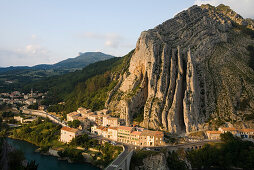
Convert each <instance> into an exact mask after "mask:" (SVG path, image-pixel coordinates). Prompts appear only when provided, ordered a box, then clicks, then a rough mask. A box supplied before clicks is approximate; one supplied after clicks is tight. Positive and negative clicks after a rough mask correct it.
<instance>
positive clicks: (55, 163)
mask: <svg viewBox="0 0 254 170" xmlns="http://www.w3.org/2000/svg"><path fill="white" fill-rule="evenodd" d="M7 142H8V143H9V144H10V145H11V146H13V147H14V148H15V149H17V150H21V151H22V152H24V156H25V158H26V159H27V160H28V161H31V160H35V161H36V163H38V164H39V167H38V170H45V169H47V170H69V169H71V170H79V169H87V170H98V169H99V168H97V167H95V166H93V165H91V164H88V163H68V162H67V161H63V160H59V159H58V158H57V157H55V156H51V155H43V154H41V153H38V152H35V150H36V149H38V146H36V145H34V144H31V143H29V142H26V141H23V140H17V139H12V138H7Z"/></svg>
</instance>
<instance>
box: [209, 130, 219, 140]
mask: <svg viewBox="0 0 254 170" xmlns="http://www.w3.org/2000/svg"><path fill="white" fill-rule="evenodd" d="M220 134H222V132H221V131H206V136H207V138H208V139H211V140H220Z"/></svg>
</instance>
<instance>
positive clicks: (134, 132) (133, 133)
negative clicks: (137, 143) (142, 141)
mask: <svg viewBox="0 0 254 170" xmlns="http://www.w3.org/2000/svg"><path fill="white" fill-rule="evenodd" d="M141 133H142V132H139V131H133V132H131V135H138V136H139V135H141Z"/></svg>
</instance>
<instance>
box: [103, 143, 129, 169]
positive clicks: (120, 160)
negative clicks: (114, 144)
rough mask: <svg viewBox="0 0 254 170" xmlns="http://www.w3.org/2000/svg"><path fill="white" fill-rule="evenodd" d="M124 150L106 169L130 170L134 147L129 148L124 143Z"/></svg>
mask: <svg viewBox="0 0 254 170" xmlns="http://www.w3.org/2000/svg"><path fill="white" fill-rule="evenodd" d="M123 148H124V150H123V152H122V153H121V154H120V155H118V157H117V158H116V159H115V160H114V161H113V162H111V164H109V166H108V167H106V168H105V170H129V169H130V162H131V157H132V154H133V149H130V148H128V146H127V145H124V147H123Z"/></svg>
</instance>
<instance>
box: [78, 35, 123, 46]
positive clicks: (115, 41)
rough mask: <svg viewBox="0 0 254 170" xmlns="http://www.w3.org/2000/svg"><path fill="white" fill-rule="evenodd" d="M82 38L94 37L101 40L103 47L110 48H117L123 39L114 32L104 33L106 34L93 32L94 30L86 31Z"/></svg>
mask: <svg viewBox="0 0 254 170" xmlns="http://www.w3.org/2000/svg"><path fill="white" fill-rule="evenodd" d="M81 37H82V38H89V39H96V40H102V41H103V42H104V46H105V47H110V48H115V49H117V48H119V47H120V46H121V45H122V44H124V41H125V39H124V38H123V37H122V36H120V35H118V34H115V33H106V34H100V33H94V32H86V33H84V34H82V36H81Z"/></svg>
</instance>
